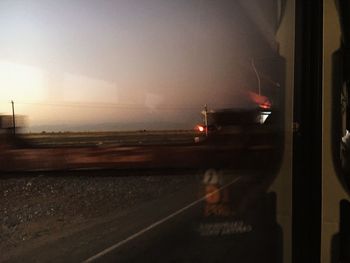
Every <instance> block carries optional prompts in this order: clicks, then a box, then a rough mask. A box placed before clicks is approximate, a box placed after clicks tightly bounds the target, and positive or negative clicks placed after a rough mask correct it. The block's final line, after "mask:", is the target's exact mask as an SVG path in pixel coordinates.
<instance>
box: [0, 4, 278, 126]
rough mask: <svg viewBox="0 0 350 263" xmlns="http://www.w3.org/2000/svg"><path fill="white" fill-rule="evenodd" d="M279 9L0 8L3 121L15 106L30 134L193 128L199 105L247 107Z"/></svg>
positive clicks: (272, 49)
mask: <svg viewBox="0 0 350 263" xmlns="http://www.w3.org/2000/svg"><path fill="white" fill-rule="evenodd" d="M277 2H279V1H273V0H268V1H264V5H262V4H261V1H258V0H246V1H229V0H223V1H219V0H217V1H213V0H176V1H174V0H115V1H112V0H60V1H51V0H23V1H19V0H2V1H0V32H1V33H0V114H10V113H11V103H10V101H11V100H13V101H14V102H15V109H16V113H17V114H21V115H26V116H28V120H29V122H28V125H30V126H36V125H65V126H66V127H67V126H70V125H71V126H74V125H87V124H97V123H114V122H117V123H123V124H125V126H126V127H125V129H127V125H128V123H145V125H146V126H147V123H161V122H168V123H174V124H176V125H179V128H180V126H181V128H184V127H185V126H186V127H187V128H190V127H191V126H192V125H195V123H196V122H198V119H200V111H201V110H202V108H203V106H204V104H208V106H209V108H213V109H215V108H227V107H250V106H251V105H250V102H249V100H248V99H247V96H246V92H247V91H248V90H256V89H257V79H256V76H255V73H254V71H253V70H252V67H251V61H252V59H254V61H255V62H256V63H255V64H256V65H257V68H258V70H263V69H262V66H261V65H262V63H260V64H259V61H262V60H264V59H266V58H269V57H273V56H274V55H276V46H277V44H276V42H275V40H274V33H275V31H276V14H277V13H278V12H277V11H278V10H277V7H278V5H277V4H276V3H277ZM259 67H260V68H259ZM102 129H103V127H102Z"/></svg>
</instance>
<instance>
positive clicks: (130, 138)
mask: <svg viewBox="0 0 350 263" xmlns="http://www.w3.org/2000/svg"><path fill="white" fill-rule="evenodd" d="M195 136H196V131H194V130H166V131H146V130H140V131H128V132H115V131H111V132H59V133H57V132H55V133H30V134H22V135H21V137H22V138H23V139H24V140H25V141H27V142H28V143H29V144H31V145H33V146H38V147H60V146H61V147H81V146H87V147H91V146H102V145H106V146H112V145H113V146H116V145H119V146H137V145H166V144H190V143H193V141H194V137H195Z"/></svg>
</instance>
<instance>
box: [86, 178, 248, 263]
mask: <svg viewBox="0 0 350 263" xmlns="http://www.w3.org/2000/svg"><path fill="white" fill-rule="evenodd" d="M240 178H241V176H239V177H237V178H235V179H234V180H232V181H231V182H229V183H227V184H225V185H224V186H222V187H220V188H219V189H218V190H216V191H213V192H211V193H209V194H206V195H205V196H203V197H202V198H200V199H198V200H196V201H194V202H192V203H190V204H188V205H186V206H185V207H183V208H181V209H180V210H177V211H176V212H174V213H172V214H170V215H168V216H167V217H165V218H163V219H161V220H159V221H157V222H155V223H153V224H151V225H149V226H148V227H146V228H144V229H142V230H141V231H139V232H137V233H135V234H133V235H131V236H129V237H128V238H126V239H124V240H122V241H119V242H118V243H116V244H114V245H113V246H110V247H109V248H106V249H105V250H102V251H101V252H100V253H98V254H96V255H94V256H92V257H90V258H88V259H87V260H85V261H83V262H84V263H87V262H93V261H95V260H97V259H98V258H100V257H102V256H104V255H106V254H107V253H109V252H111V251H113V250H115V249H117V248H119V247H120V246H122V245H124V244H125V243H127V242H129V241H131V240H133V239H135V238H137V237H138V236H141V235H142V234H144V233H146V232H147V231H149V230H151V229H153V228H155V227H156V226H159V225H160V224H162V223H164V222H166V221H168V220H169V219H171V218H173V217H175V216H177V215H178V214H180V213H182V212H183V211H185V210H187V209H189V208H191V207H192V206H195V205H196V204H198V203H200V202H202V201H204V200H205V199H206V198H207V197H210V196H212V195H214V194H215V193H217V192H219V191H221V190H222V189H224V188H226V187H228V186H230V185H232V184H234V183H236V182H237V181H238V180H239V179H240Z"/></svg>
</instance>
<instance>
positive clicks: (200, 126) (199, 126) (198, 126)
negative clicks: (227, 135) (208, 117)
mask: <svg viewBox="0 0 350 263" xmlns="http://www.w3.org/2000/svg"><path fill="white" fill-rule="evenodd" d="M197 129H198V130H199V131H200V132H204V130H205V129H204V127H203V126H202V125H197Z"/></svg>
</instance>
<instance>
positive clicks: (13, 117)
mask: <svg viewBox="0 0 350 263" xmlns="http://www.w3.org/2000/svg"><path fill="white" fill-rule="evenodd" d="M11 104H12V125H13V135H14V136H16V119H15V106H14V103H13V100H11Z"/></svg>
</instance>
